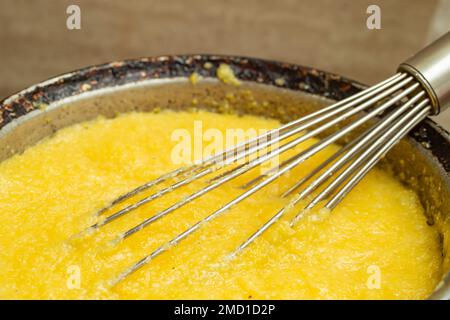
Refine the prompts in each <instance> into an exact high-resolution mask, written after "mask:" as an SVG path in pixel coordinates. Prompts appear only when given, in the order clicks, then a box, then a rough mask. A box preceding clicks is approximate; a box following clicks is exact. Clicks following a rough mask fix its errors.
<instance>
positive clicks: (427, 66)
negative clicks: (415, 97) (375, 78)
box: [398, 32, 450, 114]
mask: <svg viewBox="0 0 450 320" xmlns="http://www.w3.org/2000/svg"><path fill="white" fill-rule="evenodd" d="M398 70H399V71H403V72H407V73H409V74H411V75H413V76H414V77H415V78H416V80H418V81H419V82H420V83H421V84H422V86H423V87H424V88H425V90H426V91H427V93H428V95H429V96H430V99H431V103H432V105H433V108H434V114H438V113H440V112H442V111H444V110H445V109H447V108H449V107H450V32H447V33H446V34H445V35H443V36H442V37H440V38H439V39H438V40H436V41H435V42H433V43H431V44H430V45H429V46H427V47H425V48H424V49H422V50H421V51H419V52H418V53H416V54H415V55H413V56H412V57H411V58H409V59H408V60H406V61H405V62H403V63H402V64H400V66H399V68H398Z"/></svg>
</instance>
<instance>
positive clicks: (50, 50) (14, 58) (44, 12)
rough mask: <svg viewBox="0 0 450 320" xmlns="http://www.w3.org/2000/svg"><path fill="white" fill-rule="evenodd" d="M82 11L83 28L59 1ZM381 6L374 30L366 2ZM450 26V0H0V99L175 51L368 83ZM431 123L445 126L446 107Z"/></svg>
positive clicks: (449, 120) (447, 119)
mask: <svg viewBox="0 0 450 320" xmlns="http://www.w3.org/2000/svg"><path fill="white" fill-rule="evenodd" d="M70 4H77V5H79V6H80V8H81V18H82V25H81V27H82V28H81V30H68V29H67V28H66V18H67V14H66V8H67V6H68V5H70ZM370 4H376V5H379V6H380V8H381V21H382V22H381V27H382V29H381V30H368V29H367V27H366V19H367V17H368V14H367V13H366V9H367V7H368V6H369V5H370ZM448 30H450V0H369V1H366V0H277V1H273V0H272V1H269V0H245V1H243V0H221V1H218V0H189V1H187V0H163V1H160V0H126V1H124V0H0V75H1V78H0V98H2V97H5V96H7V95H10V94H12V93H14V92H16V91H18V90H20V89H23V88H25V87H27V86H29V85H31V84H33V83H35V82H38V81H41V80H43V79H46V78H49V77H52V76H54V75H57V74H60V73H64V72H67V71H70V70H73V69H77V68H80V67H83V66H87V65H92V64H97V63H103V62H107V61H111V60H116V59H123V58H132V57H139V56H152V55H159V54H174V53H178V54H179V53H223V54H237V55H248V56H255V57H261V58H268V59H276V60H282V61H287V62H293V63H298V64H302V65H308V66H313V67H317V68H320V69H323V70H327V71H332V72H335V73H339V74H342V75H345V76H347V77H350V78H353V79H356V80H359V81H361V82H364V83H367V84H372V83H374V82H376V81H378V80H382V79H384V78H385V77H388V76H389V75H390V74H392V73H393V72H395V69H396V66H397V64H398V63H399V62H401V61H402V60H404V59H405V58H407V57H408V56H409V55H411V54H412V53H414V52H415V51H416V50H418V49H419V48H421V47H422V46H423V45H425V44H426V43H428V42H430V41H431V40H433V39H435V38H436V37H438V36H439V35H441V34H443V33H444V32H446V31H448ZM448 113H449V114H447V115H442V116H440V117H439V121H440V122H441V123H442V124H443V125H444V126H445V127H446V128H448V129H450V112H448Z"/></svg>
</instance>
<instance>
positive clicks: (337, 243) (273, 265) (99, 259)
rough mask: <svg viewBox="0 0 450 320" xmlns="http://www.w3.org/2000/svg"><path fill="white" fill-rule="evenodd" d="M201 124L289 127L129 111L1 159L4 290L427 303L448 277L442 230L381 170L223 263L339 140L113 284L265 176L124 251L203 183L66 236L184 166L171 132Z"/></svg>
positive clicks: (10, 294)
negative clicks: (135, 229) (330, 205)
mask: <svg viewBox="0 0 450 320" xmlns="http://www.w3.org/2000/svg"><path fill="white" fill-rule="evenodd" d="M195 120H199V121H202V125H203V130H207V129H208V128H216V129H219V130H222V131H225V129H227V128H242V129H248V128H254V129H261V128H273V127H276V126H278V125H279V123H278V122H277V121H274V120H267V119H263V118H258V117H252V116H243V117H239V116H236V115H218V114H213V113H207V112H189V113H187V112H186V113H182V112H180V113H176V112H161V113H158V114H155V113H148V114H144V113H132V114H126V115H121V116H118V117H117V118H115V119H108V120H107V119H102V118H100V119H97V120H95V121H92V122H87V123H83V124H78V125H74V126H72V127H69V128H66V129H63V130H61V131H59V132H57V133H56V134H55V135H54V136H53V137H51V138H48V139H45V140H44V141H42V142H40V143H39V144H38V145H36V146H34V147H31V148H29V149H28V150H27V151H26V152H25V153H23V154H22V155H16V156H14V157H12V158H10V159H8V160H6V161H4V162H3V163H1V164H0V190H1V193H0V212H1V224H0V245H1V250H0V270H1V272H0V298H38V299H39V298H126V299H132V298H166V299H175V298H206V299H210V298H225V299H228V298H238V299H248V298H250V299H276V298H287V299H297V298H326V299H334V298H356V299H359V298H425V297H427V295H429V294H430V293H431V292H432V291H433V288H434V287H435V285H436V283H437V281H438V279H439V278H440V276H441V269H440V265H441V259H440V251H439V245H438V240H437V232H436V230H435V229H434V228H433V227H430V226H428V225H427V223H426V221H425V218H424V216H423V213H422V212H423V209H422V207H421V206H420V204H419V201H418V197H417V196H416V194H414V192H412V191H410V190H408V189H406V188H405V187H404V186H402V184H400V183H399V182H398V181H397V180H396V179H394V178H393V177H391V176H390V175H389V174H388V173H386V172H383V171H381V170H379V169H375V170H373V171H372V172H370V174H369V175H368V176H367V177H366V178H365V179H364V180H363V181H362V182H361V183H360V184H359V185H358V186H357V187H356V189H355V190H354V191H352V192H351V194H349V196H348V197H347V198H346V199H345V200H344V201H343V202H342V203H341V205H340V206H338V208H336V209H335V210H334V211H333V212H332V213H331V214H327V213H325V214H324V213H323V212H319V211H317V212H311V213H310V214H309V215H308V216H307V217H306V218H305V219H303V220H301V221H300V222H299V224H298V225H297V226H296V227H295V228H291V227H289V225H288V221H289V218H291V217H292V216H293V215H294V214H295V213H297V212H298V211H296V210H293V211H292V212H290V213H289V214H288V215H287V216H286V217H284V218H283V219H282V220H281V221H280V222H278V223H277V224H275V225H274V226H273V227H272V228H270V229H269V231H268V232H267V233H265V234H263V236H262V237H261V238H260V239H258V240H257V241H256V243H254V244H253V245H251V246H250V247H249V248H247V249H246V250H245V251H244V252H243V253H242V254H241V255H240V256H238V257H237V258H236V259H234V260H232V261H228V260H227V259H225V257H226V256H227V255H228V254H229V253H230V252H231V251H232V250H233V249H235V248H236V246H238V245H239V244H240V243H241V242H242V241H243V240H245V239H246V238H247V237H248V236H249V235H251V234H252V233H253V232H254V231H255V230H256V229H257V228H258V227H259V226H260V225H261V224H262V223H263V222H265V221H266V220H267V219H268V218H269V217H270V216H272V215H273V214H274V213H275V212H276V211H277V210H278V209H280V208H281V207H282V206H283V205H284V204H286V203H287V200H286V199H282V198H280V197H279V194H280V193H281V192H282V191H284V190H285V189H286V188H287V186H289V185H291V184H292V183H294V181H296V180H297V179H298V177H300V176H301V175H304V174H305V173H307V172H308V171H309V170H310V169H311V168H313V167H314V166H315V165H317V163H318V162H319V161H320V160H321V159H322V160H323V158H324V156H325V155H326V154H329V152H330V151H332V150H336V147H335V146H332V147H330V148H329V149H328V150H327V151H326V152H325V153H324V154H323V155H320V156H316V157H315V158H312V159H310V160H309V161H307V162H306V163H305V164H303V165H302V166H301V167H299V168H297V169H296V170H295V171H294V172H292V173H291V174H290V175H289V176H288V177H284V178H282V179H280V180H278V181H277V182H276V183H274V184H271V185H269V186H268V187H266V188H265V189H263V190H261V191H259V192H258V193H256V194H255V195H254V196H252V197H250V198H248V199H247V200H245V201H244V202H242V203H241V204H240V205H238V206H236V207H235V208H233V209H232V210H230V211H228V212H226V213H224V214H223V215H222V216H220V217H219V218H217V219H216V220H213V221H212V222H211V223H209V224H207V225H204V226H203V227H202V228H201V229H200V230H199V231H198V232H196V233H195V234H193V235H191V236H190V237H188V238H187V239H186V240H184V241H182V242H181V243H180V244H179V245H178V246H176V247H173V248H171V249H170V250H169V251H168V252H166V253H164V254H163V255H161V256H159V257H157V258H156V259H155V260H153V261H152V262H150V263H149V264H148V265H147V266H145V267H143V268H142V269H140V270H139V271H137V272H136V273H134V274H132V275H131V276H130V277H129V278H127V279H126V280H124V281H123V282H121V283H119V284H118V285H117V286H115V287H110V286H109V280H111V279H113V278H115V277H116V276H117V275H118V274H119V273H120V272H121V271H123V270H124V269H125V268H127V267H129V266H130V265H131V264H133V263H134V262H136V261H137V260H139V259H140V258H142V257H143V256H144V255H146V254H149V253H150V252H151V251H152V250H154V249H155V248H157V247H158V246H159V245H161V244H163V243H164V242H165V241H167V240H169V239H170V238H172V237H173V236H175V235H176V234H178V233H180V232H182V231H183V230H185V229H186V228H187V227H189V226H190V225H192V224H193V223H195V222H196V221H198V220H199V219H201V218H202V217H204V216H206V215H207V214H209V213H211V212H212V211H213V210H215V209H218V208H219V207H220V206H221V205H223V204H225V203H226V202H227V201H228V200H231V199H232V198H234V197H236V196H237V195H239V194H240V193H242V189H240V188H238V186H240V185H242V184H243V183H244V182H246V181H248V180H249V179H250V178H251V177H252V176H256V174H258V173H259V171H258V172H252V173H251V174H250V175H246V176H243V177H241V178H239V179H238V180H236V181H234V182H232V183H230V184H226V185H224V186H222V187H220V188H219V189H216V190H215V191H213V192H212V193H211V194H209V195H208V196H205V197H203V198H201V199H198V200H196V201H195V202H194V203H192V204H191V205H188V206H186V207H185V208H183V209H180V210H178V211H175V212H173V213H172V214H170V215H168V216H167V217H165V218H164V219H161V220H158V221H157V222H156V223H154V224H152V225H150V226H148V227H147V228H145V229H144V230H143V231H141V232H139V233H137V234H135V235H133V236H131V237H130V238H128V239H126V240H125V241H123V242H121V243H119V244H117V245H116V246H115V247H111V246H110V245H108V242H110V240H111V239H114V238H115V236H116V235H117V234H119V232H123V231H125V230H127V229H128V228H130V227H132V226H134V225H136V224H137V223H138V222H140V221H142V220H143V219H144V218H146V217H149V216H151V215H152V214H154V213H156V212H158V211H160V210H162V209H163V208H165V207H167V206H168V205H170V204H172V203H174V202H175V201H176V200H177V199H180V198H181V197H182V196H185V195H187V194H189V193H191V192H193V191H194V190H196V189H197V188H199V187H200V186H202V185H203V184H202V183H197V184H194V185H192V186H189V187H185V188H183V189H181V190H179V192H175V193H173V194H170V195H169V196H168V197H164V198H162V199H159V200H158V201H155V202H153V203H150V204H147V205H145V206H143V207H142V208H140V209H139V210H137V211H136V212H133V213H131V214H129V215H128V216H127V217H126V218H121V219H118V220H116V221H114V222H113V223H111V224H109V225H107V226H105V227H104V228H103V229H101V231H99V232H96V233H94V234H93V235H90V236H87V237H85V238H82V239H76V240H69V238H71V237H72V236H73V235H74V234H77V233H79V232H80V231H82V230H84V229H85V228H86V227H88V226H89V225H90V224H92V223H93V222H95V218H94V216H93V214H94V213H95V212H96V210H98V209H100V208H101V207H102V206H104V205H105V204H107V203H108V202H109V201H111V200H113V199H114V198H115V197H117V196H118V195H120V194H122V193H124V192H126V191H128V190H130V189H132V188H134V187H136V186H138V185H140V184H142V183H144V182H146V181H148V180H151V179H152V178H155V177H157V176H160V175H161V174H163V173H165V172H167V171H169V170H171V169H174V168H176V167H178V166H179V165H176V164H174V163H173V161H171V153H172V151H173V148H174V146H175V145H177V143H179V141H174V140H173V139H172V133H173V132H174V130H177V129H180V128H185V129H187V130H189V131H190V132H192V130H193V123H194V121H195ZM311 143H312V142H311V141H310V142H308V143H307V145H309V144H311ZM204 144H207V143H206V142H204ZM302 147H303V148H304V147H305V145H303V146H302ZM303 204H305V203H303Z"/></svg>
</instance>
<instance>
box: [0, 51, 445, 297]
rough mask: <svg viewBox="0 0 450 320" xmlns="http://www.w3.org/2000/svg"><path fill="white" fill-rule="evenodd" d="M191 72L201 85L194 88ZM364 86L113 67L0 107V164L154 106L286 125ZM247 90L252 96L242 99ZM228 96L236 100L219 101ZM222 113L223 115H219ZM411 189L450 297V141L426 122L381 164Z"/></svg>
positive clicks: (259, 73)
mask: <svg viewBox="0 0 450 320" xmlns="http://www.w3.org/2000/svg"><path fill="white" fill-rule="evenodd" d="M221 63H226V64H228V65H230V66H231V67H232V69H233V70H234V72H235V74H236V76H237V77H238V78H239V79H241V80H242V81H243V84H242V85H241V86H239V87H235V86H230V85H225V84H223V83H221V82H219V81H218V80H217V79H216V77H215V73H216V69H217V67H218V66H219V65H220V64H221ZM193 72H196V73H198V74H199V75H200V76H201V77H202V81H200V82H199V83H197V84H195V85H193V84H192V83H190V82H189V80H188V77H189V76H190V75H191V74H192V73H193ZM364 87H365V86H364V85H361V84H359V83H356V82H354V81H351V80H348V79H345V78H343V77H341V76H338V75H334V74H330V73H327V72H323V71H319V70H316V69H311V68H306V67H301V66H298V65H292V64H287V63H279V62H273V61H264V60H259V59H253V58H244V57H231V56H211V55H187V56H161V57H155V58H143V59H136V60H127V61H121V62H113V63H109V64H104V65H100V66H94V67H89V68H85V69H82V70H79V71H75V72H72V73H68V74H65V75H62V76H59V77H56V78H53V79H51V80H48V81H45V82H42V83H40V84H37V85H35V86H32V87H30V88H28V89H25V90H23V91H21V92H19V93H18V94H16V95H13V96H11V97H9V98H6V99H5V100H3V101H2V102H1V103H0V161H2V160H4V159H6V158H8V157H10V156H11V155H13V154H15V153H20V152H22V151H23V150H24V149H25V148H27V147H28V146H30V145H33V144H35V143H36V142H37V141H39V140H40V139H42V138H44V137H46V136H49V135H51V134H52V133H54V132H55V131H56V130H58V129H60V128H63V127H65V126H68V125H71V124H74V123H77V122H80V121H85V120H89V119H93V118H95V117H97V116H98V115H103V116H106V117H114V116H115V115H117V114H118V113H122V112H129V111H135V110H138V111H150V110H153V109H155V108H170V109H175V110H182V109H186V108H192V107H196V108H205V109H208V110H212V111H217V112H228V111H230V110H233V111H235V112H238V113H249V114H256V115H263V116H267V117H272V118H278V119H280V120H281V121H283V122H285V121H288V120H293V119H295V118H297V117H299V116H301V115H304V114H306V113H309V112H312V111H314V110H317V109H318V108H321V107H323V106H325V105H328V104H330V103H331V102H332V101H338V100H341V99H344V98H345V97H347V96H349V95H352V94H354V93H356V92H358V91H360V90H361V89H363V88H364ZM249 92H251V94H249ZM228 93H234V95H235V97H236V101H235V102H234V103H230V104H229V105H226V106H224V105H223V104H220V103H218V102H217V101H221V100H223V99H224V98H225V95H226V94H228ZM225 109H226V110H225ZM380 165H381V166H389V168H390V169H392V170H393V171H394V172H395V173H396V174H397V175H398V177H399V179H401V180H402V181H403V182H404V183H405V184H406V185H408V186H409V187H410V188H412V189H414V190H415V191H416V192H417V193H418V195H419V197H420V200H421V202H422V205H423V206H424V208H425V212H426V216H427V219H428V223H429V224H435V225H436V226H437V228H438V230H439V234H440V237H439V241H440V244H441V248H442V256H443V266H442V268H443V270H444V274H445V276H444V278H443V279H442V281H441V283H440V284H439V285H438V287H437V288H436V290H435V292H434V293H433V294H432V295H431V296H430V298H431V299H449V298H450V275H449V269H450V137H449V134H448V133H447V132H446V131H445V130H443V129H442V128H440V127H439V126H438V125H437V124H436V123H434V122H433V121H432V120H430V119H427V120H425V121H423V122H422V123H420V124H419V125H418V126H417V127H416V128H415V129H414V130H413V131H412V132H411V133H410V134H409V136H408V137H407V138H405V139H403V140H402V141H401V142H400V143H399V144H397V145H396V147H395V148H394V149H393V150H392V151H391V152H389V154H388V155H387V156H386V157H385V159H384V160H383V161H382V163H381V164H380Z"/></svg>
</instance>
